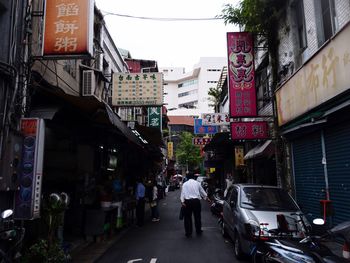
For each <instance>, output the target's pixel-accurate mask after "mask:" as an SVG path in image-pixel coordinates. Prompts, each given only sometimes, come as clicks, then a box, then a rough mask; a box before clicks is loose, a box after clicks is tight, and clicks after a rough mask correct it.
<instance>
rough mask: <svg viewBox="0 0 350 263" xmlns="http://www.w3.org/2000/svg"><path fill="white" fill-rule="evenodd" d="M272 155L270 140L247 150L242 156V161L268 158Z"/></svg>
mask: <svg viewBox="0 0 350 263" xmlns="http://www.w3.org/2000/svg"><path fill="white" fill-rule="evenodd" d="M272 153H273V148H272V140H267V141H265V142H264V143H261V144H259V145H257V146H255V147H254V148H253V149H251V150H249V151H248V152H247V154H246V155H245V156H244V160H248V159H253V158H256V157H261V156H263V155H264V156H265V155H266V156H270V155H271V154H272Z"/></svg>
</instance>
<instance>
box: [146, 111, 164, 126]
mask: <svg viewBox="0 0 350 263" xmlns="http://www.w3.org/2000/svg"><path fill="white" fill-rule="evenodd" d="M161 109H162V108H161V107H148V108H147V112H148V127H152V128H158V129H161V127H162V112H161Z"/></svg>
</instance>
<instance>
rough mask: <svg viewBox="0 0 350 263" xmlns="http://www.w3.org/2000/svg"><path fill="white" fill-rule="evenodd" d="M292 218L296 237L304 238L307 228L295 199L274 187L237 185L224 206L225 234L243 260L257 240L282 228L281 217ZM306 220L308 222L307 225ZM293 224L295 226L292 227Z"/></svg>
mask: <svg viewBox="0 0 350 263" xmlns="http://www.w3.org/2000/svg"><path fill="white" fill-rule="evenodd" d="M280 214H283V215H284V216H285V217H286V218H290V219H292V220H293V221H294V222H295V223H294V227H295V229H294V230H291V233H292V235H293V237H296V238H298V237H302V234H303V231H305V227H307V226H308V225H309V223H308V222H306V225H307V226H305V225H303V224H302V223H301V220H300V216H302V215H301V211H300V208H299V207H298V205H297V204H296V202H295V201H294V200H293V198H292V197H291V196H290V195H289V194H288V193H287V192H286V191H285V190H283V189H281V188H278V187H274V186H263V185H251V184H234V185H233V186H232V187H231V188H230V189H229V191H228V192H227V195H226V197H225V201H224V205H223V223H222V234H223V235H224V236H229V237H230V238H231V239H232V240H233V245H234V253H235V256H236V258H238V259H240V258H242V257H243V256H244V255H249V253H250V251H251V247H252V246H251V245H252V244H253V242H254V240H255V238H261V239H263V238H267V237H269V236H271V235H272V234H271V233H273V230H276V229H278V222H277V215H280ZM305 221H306V220H305V219H304V222H305ZM292 225H293V224H292Z"/></svg>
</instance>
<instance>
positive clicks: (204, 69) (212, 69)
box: [159, 57, 227, 116]
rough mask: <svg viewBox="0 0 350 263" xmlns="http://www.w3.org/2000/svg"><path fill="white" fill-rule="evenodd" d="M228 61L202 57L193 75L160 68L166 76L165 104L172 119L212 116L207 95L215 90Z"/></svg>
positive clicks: (221, 58)
mask: <svg viewBox="0 0 350 263" xmlns="http://www.w3.org/2000/svg"><path fill="white" fill-rule="evenodd" d="M226 64H227V58H225V57H202V58H200V60H199V63H198V64H196V65H195V66H194V67H193V70H192V71H191V72H185V69H184V68H171V67H169V68H168V67H165V68H160V70H159V71H160V72H163V74H164V83H165V84H164V103H165V106H166V107H167V109H168V115H169V116H200V114H201V113H207V112H213V107H210V106H209V104H210V101H209V99H208V97H209V96H208V91H209V88H211V87H216V86H217V82H218V80H219V78H220V74H221V70H222V68H223V67H224V66H226Z"/></svg>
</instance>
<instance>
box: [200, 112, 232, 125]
mask: <svg viewBox="0 0 350 263" xmlns="http://www.w3.org/2000/svg"><path fill="white" fill-rule="evenodd" d="M202 124H203V125H230V116H229V114H228V113H202Z"/></svg>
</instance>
